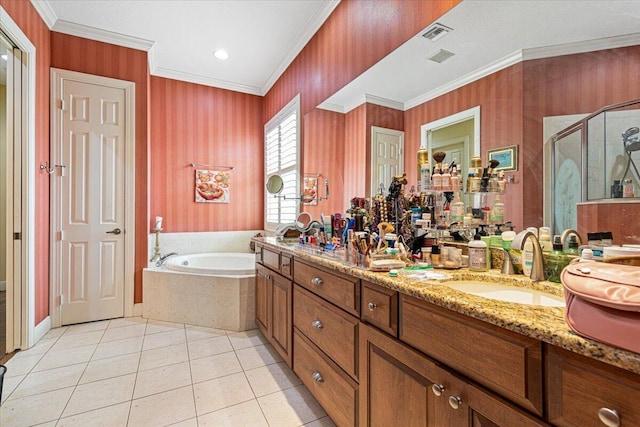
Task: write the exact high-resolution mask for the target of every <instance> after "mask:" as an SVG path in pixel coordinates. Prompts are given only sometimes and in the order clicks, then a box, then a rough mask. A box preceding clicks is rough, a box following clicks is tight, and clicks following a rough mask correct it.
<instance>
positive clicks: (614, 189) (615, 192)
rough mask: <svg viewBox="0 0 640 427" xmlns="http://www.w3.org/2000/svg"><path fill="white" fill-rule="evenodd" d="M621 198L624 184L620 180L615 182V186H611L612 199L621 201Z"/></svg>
mask: <svg viewBox="0 0 640 427" xmlns="http://www.w3.org/2000/svg"><path fill="white" fill-rule="evenodd" d="M621 197H622V184H621V183H620V180H619V179H616V180H614V181H613V184H611V198H612V199H619V198H621Z"/></svg>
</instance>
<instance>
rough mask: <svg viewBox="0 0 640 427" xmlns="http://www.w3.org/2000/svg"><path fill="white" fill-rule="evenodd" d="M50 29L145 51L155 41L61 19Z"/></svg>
mask: <svg viewBox="0 0 640 427" xmlns="http://www.w3.org/2000/svg"><path fill="white" fill-rule="evenodd" d="M51 30H52V31H56V32H58V33H64V34H69V35H70V36H77V37H83V38H85V39H89V40H96V41H99V42H104V43H109V44H114V45H117V46H123V47H128V48H131V49H137V50H144V51H145V52H147V51H149V49H151V47H152V46H153V44H154V43H155V42H154V41H152V40H146V39H142V38H139V37H133V36H127V35H124V34H120V33H115V32H113V31H107V30H101V29H98V28H93V27H89V26H86V25H81V24H76V23H74V22H69V21H63V20H61V19H58V20H57V21H56V23H55V24H54V26H53V28H52V29H51Z"/></svg>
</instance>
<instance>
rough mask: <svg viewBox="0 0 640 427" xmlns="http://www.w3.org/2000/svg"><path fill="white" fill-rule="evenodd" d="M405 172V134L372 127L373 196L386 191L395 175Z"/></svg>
mask: <svg viewBox="0 0 640 427" xmlns="http://www.w3.org/2000/svg"><path fill="white" fill-rule="evenodd" d="M403 171H404V132H402V131H399V130H393V129H385V128H381V127H377V126H372V127H371V195H374V194H376V193H378V192H379V189H380V186H381V185H382V187H383V188H384V190H385V191H386V190H387V189H388V188H389V185H390V184H391V179H392V178H393V176H394V175H400V174H401V173H402V172H403Z"/></svg>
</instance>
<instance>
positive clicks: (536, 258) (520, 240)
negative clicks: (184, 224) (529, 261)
mask: <svg viewBox="0 0 640 427" xmlns="http://www.w3.org/2000/svg"><path fill="white" fill-rule="evenodd" d="M527 239H533V241H532V243H533V265H532V266H531V274H530V275H529V277H531V280H533V281H534V282H539V281H542V280H544V256H543V255H542V247H540V242H539V241H538V238H537V237H536V235H535V234H533V233H532V232H530V231H528V230H524V231H521V232H520V233H518V234H516V237H514V238H513V242H512V243H511V247H512V248H513V249H517V250H520V251H521V250H522V248H524V244H525V242H526V241H527Z"/></svg>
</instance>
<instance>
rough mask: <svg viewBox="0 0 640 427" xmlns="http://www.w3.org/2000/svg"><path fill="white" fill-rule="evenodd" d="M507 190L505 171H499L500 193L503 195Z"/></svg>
mask: <svg viewBox="0 0 640 427" xmlns="http://www.w3.org/2000/svg"><path fill="white" fill-rule="evenodd" d="M506 189H507V180H506V179H505V178H504V171H498V193H500V194H502V193H504V191H505V190H506Z"/></svg>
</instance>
